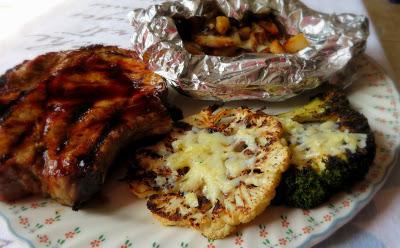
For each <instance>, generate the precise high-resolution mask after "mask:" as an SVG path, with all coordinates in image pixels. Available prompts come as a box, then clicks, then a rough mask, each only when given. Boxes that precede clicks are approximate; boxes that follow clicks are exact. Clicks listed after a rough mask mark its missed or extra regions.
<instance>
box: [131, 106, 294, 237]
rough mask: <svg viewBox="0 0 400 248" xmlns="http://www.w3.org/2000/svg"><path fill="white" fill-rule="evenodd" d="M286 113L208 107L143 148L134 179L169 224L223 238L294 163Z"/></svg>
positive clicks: (264, 201) (253, 212)
mask: <svg viewBox="0 0 400 248" xmlns="http://www.w3.org/2000/svg"><path fill="white" fill-rule="evenodd" d="M282 137H283V129H282V126H281V124H280V123H279V121H278V120H277V119H276V118H274V117H272V116H269V115H266V114H265V113H262V112H253V111H251V110H250V109H248V108H234V109H229V108H214V107H209V108H207V109H205V110H203V111H201V112H200V113H199V114H196V115H193V116H190V117H188V118H186V119H184V120H183V121H181V122H178V123H176V124H175V127H174V128H173V130H172V132H171V133H170V134H169V135H168V136H167V137H165V138H164V139H163V140H162V141H161V142H159V143H157V144H155V145H153V146H149V147H145V148H142V149H140V150H138V152H137V154H136V168H135V170H134V172H133V173H134V175H133V180H132V181H131V183H130V188H131V190H132V192H133V193H134V194H135V195H136V196H138V197H141V198H143V197H149V200H148V202H147V206H148V208H149V210H150V211H151V212H152V214H153V215H154V216H155V218H157V219H158V220H159V221H160V222H162V223H163V224H165V225H178V226H190V227H192V228H194V229H196V230H199V231H200V232H201V233H202V234H203V235H204V236H206V237H208V238H212V239H217V238H223V237H225V236H227V235H229V234H231V233H232V232H234V231H235V229H236V228H237V226H238V225H239V224H241V223H247V222H249V221H251V220H252V219H254V218H255V217H256V216H257V215H258V214H260V213H261V212H263V211H264V209H265V208H266V207H267V206H268V205H269V203H270V201H271V200H272V199H273V198H274V196H275V188H276V187H277V186H278V184H279V181H280V179H281V174H282V173H283V172H284V171H285V170H286V169H287V167H288V164H289V152H288V147H287V146H286V144H285V141H284V140H283V139H282Z"/></svg>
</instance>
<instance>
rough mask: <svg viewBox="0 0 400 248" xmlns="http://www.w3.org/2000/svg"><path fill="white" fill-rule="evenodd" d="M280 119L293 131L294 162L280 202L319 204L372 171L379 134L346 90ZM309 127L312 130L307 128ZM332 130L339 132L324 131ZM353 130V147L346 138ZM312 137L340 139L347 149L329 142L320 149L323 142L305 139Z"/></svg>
mask: <svg viewBox="0 0 400 248" xmlns="http://www.w3.org/2000/svg"><path fill="white" fill-rule="evenodd" d="M279 118H280V119H281V121H282V124H283V126H284V129H285V132H286V134H287V135H286V138H287V141H288V143H289V147H290V148H291V152H292V160H291V167H290V169H289V170H288V171H286V172H285V173H284V175H283V178H282V181H281V183H280V185H279V187H278V189H277V196H276V198H275V200H274V202H275V203H284V204H286V205H288V206H293V207H299V208H304V209H309V208H314V207H317V206H319V205H320V204H322V203H324V202H326V201H327V200H328V199H329V198H330V197H331V196H332V195H333V194H334V193H336V192H338V191H340V190H345V189H348V188H349V187H350V186H352V185H353V184H354V183H355V182H357V181H360V180H362V179H363V178H364V177H365V175H366V174H367V172H368V170H369V167H370V165H371V164H372V161H373V159H374V157H375V149H376V148H375V141H374V136H373V133H372V132H371V129H370V127H369V125H368V121H367V119H366V118H365V117H364V116H363V115H362V114H360V113H358V112H357V111H355V110H353V109H352V108H351V106H350V103H349V102H348V100H347V98H346V96H345V95H344V94H342V93H339V92H338V91H335V90H330V91H328V92H326V93H323V94H321V95H319V96H317V97H315V98H314V99H313V100H312V101H311V102H310V103H308V104H307V105H305V106H303V107H301V108H298V109H295V110H293V111H290V112H287V113H284V114H281V115H279ZM324 123H325V124H324ZM309 127H311V130H308V129H307V128H309ZM329 128H330V130H334V131H327V134H330V135H331V136H327V135H326V134H321V132H325V131H324V130H325V129H329ZM334 128H336V129H337V130H336V131H335V129H334ZM307 130H308V131H307ZM321 130H322V131H321ZM302 132H304V133H305V136H303V133H302ZM307 132H308V133H307ZM329 132H331V133H329ZM335 132H336V133H335ZM348 134H349V135H353V136H352V138H353V143H352V145H353V146H351V144H350V143H351V142H350V141H349V140H347V137H345V136H346V135H348ZM307 135H308V136H307ZM324 135H326V136H324ZM341 135H342V136H343V137H344V138H343V140H342V139H341V137H342V136H341ZM306 136H307V137H311V138H308V139H309V140H311V141H313V140H312V139H313V136H315V140H316V142H318V139H327V140H328V138H329V139H334V140H335V141H336V143H332V144H335V145H336V146H342V148H340V147H339V148H340V149H341V150H340V149H339V148H338V147H327V148H328V149H323V148H324V144H319V145H320V146H321V147H322V148H321V150H318V149H319V147H318V146H315V145H314V147H313V144H312V143H311V142H310V141H309V140H307V138H304V137H306ZM326 137H328V138H326ZM355 139H356V140H357V141H356V142H357V143H355V141H354V140H355ZM306 142H309V143H310V144H307V143H306ZM338 142H342V143H338ZM355 145H356V146H355ZM336 148H338V149H336ZM313 149H314V150H313ZM338 151H341V152H340V153H338ZM316 152H319V153H316ZM332 154H334V155H332Z"/></svg>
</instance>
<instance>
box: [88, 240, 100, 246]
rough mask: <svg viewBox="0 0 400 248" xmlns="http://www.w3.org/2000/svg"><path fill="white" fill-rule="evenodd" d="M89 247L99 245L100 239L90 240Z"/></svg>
mask: <svg viewBox="0 0 400 248" xmlns="http://www.w3.org/2000/svg"><path fill="white" fill-rule="evenodd" d="M90 247H92V248H94V247H100V240H98V239H96V240H93V241H92V242H90Z"/></svg>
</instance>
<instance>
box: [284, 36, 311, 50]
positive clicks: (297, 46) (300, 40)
mask: <svg viewBox="0 0 400 248" xmlns="http://www.w3.org/2000/svg"><path fill="white" fill-rule="evenodd" d="M283 46H284V47H285V50H286V51H287V52H289V53H297V52H298V51H300V50H303V49H304V48H306V47H308V41H307V39H306V37H305V36H304V34H302V33H300V34H297V35H295V36H292V37H290V38H289V39H288V40H287V41H286V42H285V44H284V45H283Z"/></svg>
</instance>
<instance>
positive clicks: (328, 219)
mask: <svg viewBox="0 0 400 248" xmlns="http://www.w3.org/2000/svg"><path fill="white" fill-rule="evenodd" d="M324 220H325V221H326V222H328V221H331V220H332V216H331V215H330V214H327V215H325V216H324Z"/></svg>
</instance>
